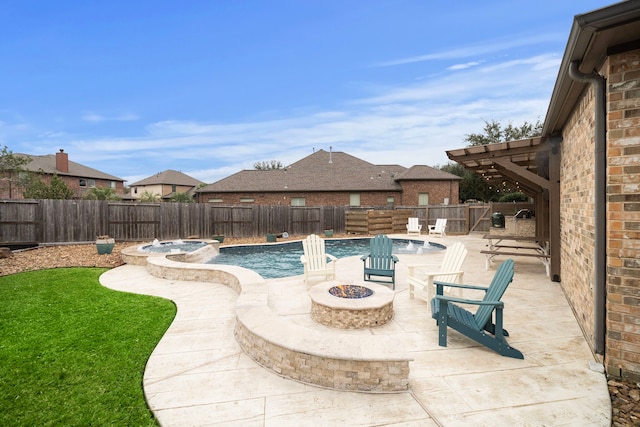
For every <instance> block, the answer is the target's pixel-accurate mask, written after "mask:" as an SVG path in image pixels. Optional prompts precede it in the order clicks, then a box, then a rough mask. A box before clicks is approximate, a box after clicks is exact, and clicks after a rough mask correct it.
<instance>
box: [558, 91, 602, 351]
mask: <svg viewBox="0 0 640 427" xmlns="http://www.w3.org/2000/svg"><path fill="white" fill-rule="evenodd" d="M594 105H595V99H594V91H593V87H591V86H588V87H587V90H586V91H585V93H584V94H583V96H582V99H581V100H580V102H579V103H578V104H577V106H576V108H575V109H574V111H573V113H572V115H571V117H570V118H569V120H568V121H567V124H566V126H565V127H564V129H563V135H562V136H563V142H562V143H561V144H560V158H561V160H560V161H561V164H560V235H561V237H560V241H561V245H560V265H561V266H562V274H561V277H562V284H561V286H562V288H563V290H564V292H565V294H566V296H567V299H568V300H569V302H570V304H571V306H572V308H573V311H574V313H575V315H576V319H577V321H578V323H579V325H580V327H581V328H582V330H583V333H584V335H585V338H587V341H588V342H589V343H590V345H593V342H594V328H593V325H594V313H593V307H594V297H593V286H594V283H593V278H594V260H593V258H594V248H595V240H594V227H595V221H594V194H595V171H594V162H595V160H594V158H595V154H594V144H595V142H594V135H595V134H594V127H595V107H594Z"/></svg>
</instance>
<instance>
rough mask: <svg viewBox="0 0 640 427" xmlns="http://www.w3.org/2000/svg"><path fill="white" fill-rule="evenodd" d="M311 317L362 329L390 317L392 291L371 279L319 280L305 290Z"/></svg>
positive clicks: (336, 325)
mask: <svg viewBox="0 0 640 427" xmlns="http://www.w3.org/2000/svg"><path fill="white" fill-rule="evenodd" d="M309 296H310V297H311V318H312V319H313V320H315V321H316V322H318V323H321V324H323V325H325V326H328V327H331V328H338V329H366V328H374V327H377V326H382V325H385V324H386V323H388V322H389V321H390V320H391V319H393V298H394V296H395V293H394V292H393V291H392V290H391V289H389V288H387V287H386V286H382V285H377V284H374V283H365V282H356V283H351V282H349V283H347V282H341V281H339V280H334V281H330V282H322V283H320V284H318V285H316V286H314V287H312V288H311V289H310V290H309Z"/></svg>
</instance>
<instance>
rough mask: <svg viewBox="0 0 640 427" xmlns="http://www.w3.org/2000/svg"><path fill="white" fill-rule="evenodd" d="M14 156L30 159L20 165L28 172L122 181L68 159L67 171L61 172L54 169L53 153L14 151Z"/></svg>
mask: <svg viewBox="0 0 640 427" xmlns="http://www.w3.org/2000/svg"><path fill="white" fill-rule="evenodd" d="M15 155H16V156H19V157H25V158H27V159H30V160H31V161H30V162H29V163H27V164H25V165H23V166H22V168H23V169H25V170H27V171H30V172H40V171H42V172H44V173H47V174H54V173H55V174H57V175H58V176H77V177H81V178H95V179H105V180H109V181H123V182H124V179H122V178H118V177H117V176H113V175H109V174H108V173H104V172H101V171H99V170H97V169H93V168H90V167H88V166H84V165H81V164H80V163H76V162H72V161H71V160H69V172H61V171H59V170H57V169H56V156H55V154H47V155H44V156H35V155H33V154H21V153H16V154H15Z"/></svg>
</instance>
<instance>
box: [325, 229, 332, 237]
mask: <svg viewBox="0 0 640 427" xmlns="http://www.w3.org/2000/svg"><path fill="white" fill-rule="evenodd" d="M324 237H333V230H324Z"/></svg>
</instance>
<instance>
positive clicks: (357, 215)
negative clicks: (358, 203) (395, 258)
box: [345, 209, 414, 235]
mask: <svg viewBox="0 0 640 427" xmlns="http://www.w3.org/2000/svg"><path fill="white" fill-rule="evenodd" d="M412 216H414V211H413V210H404V209H403V210H367V211H362V210H358V211H347V213H346V227H345V231H346V232H347V233H354V234H371V235H376V234H392V233H406V232H407V222H408V218H409V217H412Z"/></svg>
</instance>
